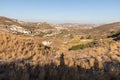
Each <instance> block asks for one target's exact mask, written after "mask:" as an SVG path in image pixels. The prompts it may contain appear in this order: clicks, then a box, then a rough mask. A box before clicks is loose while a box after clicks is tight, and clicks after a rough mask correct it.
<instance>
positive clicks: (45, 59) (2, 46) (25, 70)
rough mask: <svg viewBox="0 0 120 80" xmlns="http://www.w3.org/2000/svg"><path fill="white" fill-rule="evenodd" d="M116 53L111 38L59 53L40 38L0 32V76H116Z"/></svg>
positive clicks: (82, 79) (30, 79) (41, 79)
mask: <svg viewBox="0 0 120 80" xmlns="http://www.w3.org/2000/svg"><path fill="white" fill-rule="evenodd" d="M61 52H62V51H61ZM119 53H120V43H119V42H115V43H112V44H110V45H108V44H104V43H103V44H101V45H100V46H98V47H93V48H87V49H84V50H80V51H79V52H72V51H70V52H66V53H63V54H64V56H63V57H61V53H60V52H59V51H58V52H56V51H55V50H54V49H53V48H51V49H47V48H46V47H45V46H43V45H41V39H40V38H36V37H25V36H18V35H13V34H10V33H0V80H87V79H89V80H92V79H96V80H110V79H114V80H119V79H120V77H119V74H120V67H119V66H120V59H119V58H120V54H119ZM61 64H62V65H61ZM6 75H7V76H8V77H5V76H6ZM108 76H110V77H108Z"/></svg>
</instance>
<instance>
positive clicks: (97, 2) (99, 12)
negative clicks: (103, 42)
mask: <svg viewBox="0 0 120 80" xmlns="http://www.w3.org/2000/svg"><path fill="white" fill-rule="evenodd" d="M119 9H120V0H0V15H1V16H5V17H8V18H14V19H18V20H22V21H32V22H48V23H83V24H84V23H88V24H106V23H113V22H119V21H120V10H119Z"/></svg>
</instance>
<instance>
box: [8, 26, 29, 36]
mask: <svg viewBox="0 0 120 80" xmlns="http://www.w3.org/2000/svg"><path fill="white" fill-rule="evenodd" d="M9 29H10V30H11V31H13V32H20V33H23V34H31V31H28V30H26V29H24V28H23V27H21V26H17V25H11V26H9Z"/></svg>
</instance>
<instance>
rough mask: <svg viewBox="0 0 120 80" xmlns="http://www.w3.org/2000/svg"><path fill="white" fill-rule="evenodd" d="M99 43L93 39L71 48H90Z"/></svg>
mask: <svg viewBox="0 0 120 80" xmlns="http://www.w3.org/2000/svg"><path fill="white" fill-rule="evenodd" d="M97 44H98V42H97V41H93V42H90V43H87V44H79V45H75V46H72V47H71V48H70V49H69V50H79V49H85V48H89V47H94V46H96V45H97Z"/></svg>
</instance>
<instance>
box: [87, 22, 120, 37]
mask: <svg viewBox="0 0 120 80" xmlns="http://www.w3.org/2000/svg"><path fill="white" fill-rule="evenodd" d="M118 31H120V22H116V23H111V24H105V25H101V26H98V27H95V28H93V29H91V30H90V31H89V33H90V34H91V35H94V36H103V37H107V36H108V35H112V34H114V33H117V32H118Z"/></svg>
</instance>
